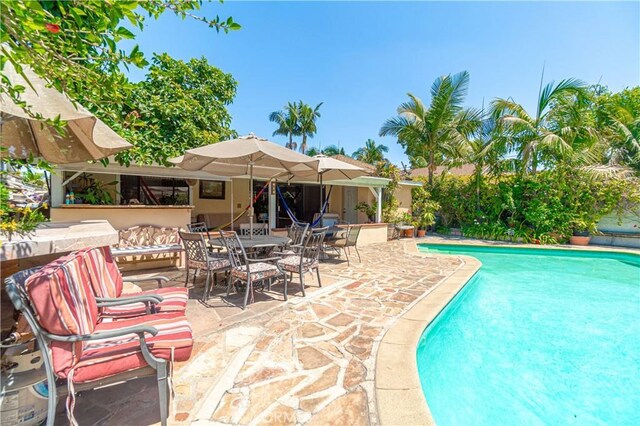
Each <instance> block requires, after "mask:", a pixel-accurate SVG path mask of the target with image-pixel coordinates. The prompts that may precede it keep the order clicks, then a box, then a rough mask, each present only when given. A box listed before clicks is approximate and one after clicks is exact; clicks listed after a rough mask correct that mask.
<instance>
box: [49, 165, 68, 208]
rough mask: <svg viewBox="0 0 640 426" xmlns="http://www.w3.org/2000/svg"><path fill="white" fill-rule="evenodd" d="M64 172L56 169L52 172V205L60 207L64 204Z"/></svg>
mask: <svg viewBox="0 0 640 426" xmlns="http://www.w3.org/2000/svg"><path fill="white" fill-rule="evenodd" d="M63 173H64V172H63V171H62V170H59V169H55V170H54V171H53V172H51V200H50V204H51V207H60V206H61V205H62V204H64V196H65V193H64V188H63V187H62V174H63Z"/></svg>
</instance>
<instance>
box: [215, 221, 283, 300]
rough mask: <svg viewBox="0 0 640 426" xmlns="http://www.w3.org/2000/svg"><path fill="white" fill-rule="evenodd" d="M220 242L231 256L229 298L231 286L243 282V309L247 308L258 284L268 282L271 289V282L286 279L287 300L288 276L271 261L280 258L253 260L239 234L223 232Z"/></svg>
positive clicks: (237, 289)
mask: <svg viewBox="0 0 640 426" xmlns="http://www.w3.org/2000/svg"><path fill="white" fill-rule="evenodd" d="M220 240H222V242H223V243H224V245H225V247H226V248H227V254H228V256H229V263H230V264H231V273H230V274H229V277H228V278H227V280H228V281H227V296H229V294H230V292H231V286H232V285H234V284H235V283H236V282H238V281H239V282H243V283H244V284H245V286H246V288H245V292H244V302H243V304H242V309H245V308H246V307H247V301H248V300H249V294H251V299H252V300H253V291H254V286H255V285H256V284H262V285H263V286H264V282H265V281H268V285H269V288H270V287H271V281H272V280H273V279H275V278H279V277H283V278H284V300H287V275H286V274H285V273H284V272H283V271H282V270H281V269H280V268H279V267H278V266H277V265H276V264H274V263H270V262H271V261H277V260H278V259H280V258H279V257H273V258H266V259H264V258H263V259H251V258H249V257H248V256H247V252H246V251H245V249H244V247H243V246H242V242H241V241H240V238H238V234H237V233H235V232H223V231H220ZM239 290H240V288H239V287H237V288H236V291H238V292H239Z"/></svg>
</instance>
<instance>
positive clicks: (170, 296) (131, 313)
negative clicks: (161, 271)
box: [100, 287, 189, 318]
mask: <svg viewBox="0 0 640 426" xmlns="http://www.w3.org/2000/svg"><path fill="white" fill-rule="evenodd" d="M146 294H151V295H153V294H157V295H159V296H162V299H163V300H162V302H161V303H159V304H157V305H156V311H157V312H158V313H165V312H182V313H184V311H185V310H186V309H187V300H189V290H188V289H186V288H184V287H164V288H158V289H155V290H147V291H142V292H139V293H125V294H123V295H122V297H131V296H143V295H146ZM146 313H147V310H146V306H145V304H144V303H132V304H129V305H122V306H110V307H106V308H102V310H101V312H100V314H101V315H102V316H103V317H104V316H109V317H118V318H130V317H137V316H140V315H145V314H146Z"/></svg>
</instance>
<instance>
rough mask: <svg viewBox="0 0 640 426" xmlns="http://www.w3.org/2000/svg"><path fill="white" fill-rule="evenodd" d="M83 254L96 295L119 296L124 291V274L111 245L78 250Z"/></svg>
mask: <svg viewBox="0 0 640 426" xmlns="http://www.w3.org/2000/svg"><path fill="white" fill-rule="evenodd" d="M78 253H79V254H81V255H82V256H83V259H84V261H85V264H86V265H87V269H88V270H89V276H90V277H91V286H92V287H93V291H94V292H95V295H96V297H109V298H112V299H114V298H117V297H120V294H121V293H122V286H123V283H122V274H121V273H120V270H119V269H118V265H116V262H114V260H113V257H112V256H111V249H110V248H109V247H95V248H88V249H83V250H80V251H79V252H78Z"/></svg>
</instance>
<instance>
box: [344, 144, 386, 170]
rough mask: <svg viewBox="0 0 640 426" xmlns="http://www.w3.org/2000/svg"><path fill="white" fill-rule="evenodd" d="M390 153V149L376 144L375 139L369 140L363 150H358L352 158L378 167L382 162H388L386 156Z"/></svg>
mask: <svg viewBox="0 0 640 426" xmlns="http://www.w3.org/2000/svg"><path fill="white" fill-rule="evenodd" d="M387 152H389V147H388V146H386V145H383V144H376V141H374V140H373V139H367V140H366V141H365V143H364V146H363V147H362V148H359V149H357V150H356V151H355V152H354V153H353V155H352V157H353V158H355V159H356V160H359V161H362V162H365V163H369V164H372V165H374V166H375V165H377V164H378V163H380V162H387V159H386V158H385V156H384V155H385V154H386V153H387Z"/></svg>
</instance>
